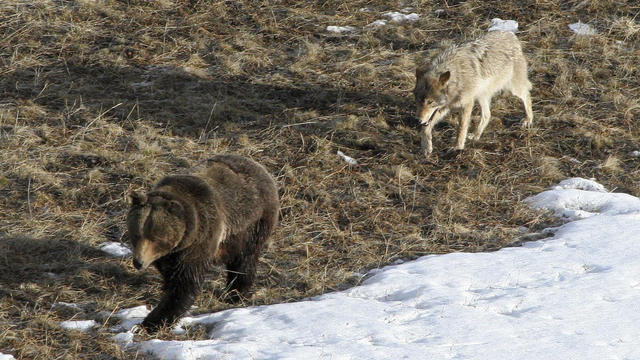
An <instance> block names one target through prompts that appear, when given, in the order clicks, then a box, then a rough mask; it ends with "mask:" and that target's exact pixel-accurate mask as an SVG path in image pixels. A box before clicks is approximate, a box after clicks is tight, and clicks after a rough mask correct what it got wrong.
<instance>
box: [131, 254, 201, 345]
mask: <svg viewBox="0 0 640 360" xmlns="http://www.w3.org/2000/svg"><path fill="white" fill-rule="evenodd" d="M171 268H173V267H163V266H161V265H160V266H158V270H160V272H161V273H162V276H163V277H164V281H165V285H164V295H163V296H162V299H161V300H160V303H159V304H158V305H157V306H156V307H155V308H154V309H153V310H152V311H151V312H150V313H149V315H147V317H146V318H145V319H144V321H143V322H142V327H143V328H144V329H145V330H146V331H147V332H149V333H155V332H157V331H158V330H159V329H160V328H161V327H163V326H165V325H168V326H171V325H173V324H174V323H175V322H176V321H177V320H178V319H180V318H181V317H182V315H184V313H185V312H187V310H189V308H190V307H191V305H193V303H194V301H195V299H196V296H198V294H199V293H200V284H201V283H202V280H203V277H202V275H200V274H199V273H201V272H198V271H188V270H187V269H184V268H183V267H178V269H175V268H173V269H171ZM172 270H173V271H172Z"/></svg>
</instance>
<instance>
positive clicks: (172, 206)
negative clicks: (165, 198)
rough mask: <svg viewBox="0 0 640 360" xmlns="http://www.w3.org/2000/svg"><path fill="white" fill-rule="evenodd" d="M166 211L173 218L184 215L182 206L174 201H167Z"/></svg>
mask: <svg viewBox="0 0 640 360" xmlns="http://www.w3.org/2000/svg"><path fill="white" fill-rule="evenodd" d="M167 210H168V211H169V213H170V214H172V215H175V216H181V215H182V213H184V208H183V207H182V204H180V203H179V202H177V201H175V200H171V201H169V204H168V205H167Z"/></svg>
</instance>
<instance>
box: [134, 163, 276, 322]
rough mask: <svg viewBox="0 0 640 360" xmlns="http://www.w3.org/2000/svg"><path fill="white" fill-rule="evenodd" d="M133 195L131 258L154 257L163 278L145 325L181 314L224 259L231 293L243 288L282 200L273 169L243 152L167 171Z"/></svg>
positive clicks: (141, 265) (139, 262)
mask: <svg viewBox="0 0 640 360" xmlns="http://www.w3.org/2000/svg"><path fill="white" fill-rule="evenodd" d="M130 202H131V207H130V209H129V213H128V215H127V227H128V234H129V239H130V241H131V245H132V246H133V253H134V260H133V263H134V266H135V267H136V268H137V269H146V268H147V267H148V266H149V265H154V266H155V267H156V268H157V269H158V271H159V272H160V274H162V277H163V279H164V295H163V297H162V299H161V300H160V303H159V304H158V306H156V307H155V308H154V309H153V311H151V313H149V315H148V316H147V317H146V318H145V319H144V321H143V322H142V327H143V328H144V329H145V330H146V331H148V332H155V331H157V330H158V329H159V328H160V327H161V326H163V325H172V324H174V323H175V322H176V321H177V320H178V319H179V318H180V317H182V315H184V313H185V312H186V311H187V310H188V309H189V308H190V307H191V305H192V304H193V302H194V300H195V298H196V296H197V295H198V293H199V292H200V289H201V285H202V282H203V280H204V273H205V272H206V271H207V270H208V269H209V268H210V266H211V265H213V264H224V265H226V269H227V290H228V291H229V292H228V294H231V297H230V299H231V300H237V299H239V298H240V297H239V295H246V294H247V293H248V290H249V288H250V287H251V285H252V283H253V279H254V277H255V273H256V263H257V261H258V257H259V255H260V252H261V250H262V249H263V247H264V246H265V245H266V244H267V242H268V240H269V236H270V235H271V232H272V231H273V228H274V227H275V226H276V223H277V221H278V212H279V208H280V204H279V199H278V190H277V187H276V183H275V181H274V180H273V178H272V177H271V175H269V173H268V172H267V170H266V169H265V168H264V167H263V166H262V165H260V164H258V163H257V162H255V161H253V160H250V159H248V158H245V157H242V156H238V155H218V156H214V157H213V158H211V159H208V160H207V161H206V164H202V165H200V166H197V167H195V170H194V171H192V172H191V174H189V175H171V176H166V177H165V178H163V179H162V180H160V182H158V183H157V184H156V185H155V187H154V188H153V189H152V190H151V191H150V192H148V193H146V194H145V193H140V192H132V193H131V194H130Z"/></svg>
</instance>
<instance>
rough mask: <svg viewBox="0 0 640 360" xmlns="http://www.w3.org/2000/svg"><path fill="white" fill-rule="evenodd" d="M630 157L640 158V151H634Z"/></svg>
mask: <svg viewBox="0 0 640 360" xmlns="http://www.w3.org/2000/svg"><path fill="white" fill-rule="evenodd" d="M629 156H631V157H640V151H638V150H633V151H632V152H630V153H629Z"/></svg>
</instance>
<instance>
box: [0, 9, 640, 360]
mask: <svg viewBox="0 0 640 360" xmlns="http://www.w3.org/2000/svg"><path fill="white" fill-rule="evenodd" d="M512 3H513V4H512ZM407 6H412V7H414V8H415V9H414V10H413V11H414V12H416V13H418V14H420V19H419V20H418V21H417V22H413V23H402V24H390V25H388V26H384V27H380V28H365V26H366V25H367V24H369V23H371V22H373V21H375V20H378V19H381V18H383V16H382V13H384V12H386V11H398V10H400V9H402V8H404V7H407ZM363 8H367V9H368V10H367V11H362V10H361V9H363ZM437 9H444V12H436V10H437ZM639 12H640V6H639V5H638V4H637V2H636V1H631V0H627V1H595V0H594V1H590V0H585V1H545V0H541V1H540V0H538V1H533V0H524V1H518V2H497V1H476V0H469V1H458V0H454V1H407V2H406V3H400V2H397V3H396V2H387V1H381V0H372V1H350V2H343V1H331V0H328V1H311V2H307V1H247V0H241V1H191V2H189V1H170V0H162V1H142V0H131V1H116V0H78V1H64V0H43V1H38V2H32V1H21V0H6V1H3V2H0V94H1V96H0V154H1V156H0V352H3V353H10V354H12V355H14V356H15V357H16V358H17V359H116V358H138V359H142V358H143V355H140V354H133V353H124V352H122V350H120V349H119V348H118V347H117V346H116V345H115V344H114V342H113V341H112V340H111V336H112V335H113V333H112V332H110V331H109V327H110V326H111V325H113V324H114V321H113V320H111V319H110V317H109V315H105V314H111V313H113V312H114V311H117V310H119V309H121V308H123V307H131V306H136V305H141V304H149V305H153V304H155V303H156V301H157V299H158V295H159V290H160V283H159V277H158V275H157V273H155V272H153V271H151V272H147V273H139V272H137V271H135V269H134V268H133V266H132V265H131V261H130V259H124V260H120V259H114V258H112V257H109V256H107V255H106V254H104V253H103V252H101V251H100V250H99V249H98V245H99V244H101V243H103V242H106V241H123V242H126V236H125V234H124V217H125V215H126V211H127V205H126V202H125V195H126V193H127V192H128V191H130V190H133V189H141V188H148V187H149V186H151V185H152V184H153V183H154V182H155V181H157V180H158V179H160V178H161V177H162V176H164V175H166V174H170V173H177V172H182V171H186V170H187V169H189V168H190V167H191V166H193V165H195V164H197V163H198V162H199V161H200V160H203V159H206V158H207V157H209V156H211V155H213V154H216V153H223V152H234V153H240V154H244V155H247V156H250V157H252V158H253V159H255V160H257V161H259V162H261V163H262V164H264V165H265V166H266V167H267V168H268V169H269V170H270V171H271V173H272V174H273V175H274V176H275V177H276V178H277V181H278V184H279V186H280V194H281V200H282V214H281V223H280V225H279V227H278V228H277V232H276V233H275V236H274V241H273V244H272V246H271V247H270V249H269V250H268V251H267V252H266V253H265V254H264V256H263V258H262V260H261V263H260V266H259V274H258V282H257V284H256V286H255V294H254V296H253V298H252V299H250V300H248V301H247V302H246V303H244V304H242V305H241V306H248V305H259V304H273V303H280V302H288V301H294V300H298V299H301V298H304V297H309V296H313V295H317V294H321V293H324V292H328V291H332V290H336V289H342V288H345V287H348V286H352V285H354V284H357V283H358V282H359V281H360V280H361V278H362V274H363V273H364V272H365V271H366V270H368V269H370V268H374V267H379V266H383V265H385V264H389V263H393V262H394V261H396V260H397V259H410V258H414V257H417V256H421V255H425V254H440V253H447V252H453V251H487V250H496V249H499V248H501V247H504V246H509V245H516V244H517V242H518V241H520V240H522V239H526V234H525V232H523V228H522V227H527V228H528V229H529V231H530V232H534V231H537V230H539V229H541V228H543V227H546V226H549V225H550V223H549V217H547V216H545V215H544V214H535V213H533V212H531V211H530V210H528V209H527V208H526V207H525V206H524V205H523V204H522V203H521V202H520V200H521V199H523V198H524V197H526V196H528V195H530V194H532V193H535V192H538V191H541V190H542V189H544V188H545V187H548V186H549V185H551V184H552V183H553V182H554V181H557V180H559V179H562V178H566V177H571V176H581V177H595V178H597V179H598V181H599V182H601V183H603V184H605V185H606V186H607V187H608V188H610V189H620V190H624V191H625V192H629V193H631V194H633V195H635V196H638V195H640V183H639V181H638V172H639V171H640V158H637V157H634V156H633V155H632V151H634V150H640V145H639V143H638V140H639V136H640V132H639V130H640V127H639V126H638V119H639V118H640V100H639V96H638V95H639V94H640V71H639V69H640V67H639V65H638V59H640V47H639V45H640V19H639V17H638V13H639ZM494 17H500V18H503V19H515V20H517V21H518V22H519V23H520V31H519V32H518V36H519V38H520V39H521V40H522V41H523V43H524V50H525V54H526V56H527V58H528V59H529V76H530V80H531V81H532V83H533V84H534V89H533V91H532V96H533V104H534V105H533V106H534V112H535V116H536V119H535V120H534V126H533V128H532V129H529V130H523V129H521V128H520V126H519V122H520V120H521V119H522V118H523V117H524V111H523V109H522V106H521V104H520V102H519V101H518V99H516V98H514V97H510V96H500V97H497V98H496V99H494V103H493V104H494V105H493V108H492V112H493V116H494V119H493V121H492V123H491V124H490V125H489V128H488V129H487V131H486V132H485V134H484V136H483V138H482V139H481V140H480V141H478V142H476V143H469V144H468V148H467V150H465V151H464V152H463V153H461V154H453V155H451V153H449V152H447V148H448V147H450V146H452V144H453V141H454V136H455V126H454V125H450V124H445V125H444V126H441V127H440V128H438V129H437V130H436V133H435V135H434V149H435V151H434V154H433V155H432V156H431V157H430V158H429V159H425V158H424V157H423V156H421V155H420V152H419V137H418V134H417V131H416V128H415V125H416V124H415V121H414V120H413V112H414V105H413V99H412V96H411V90H412V88H413V85H414V71H415V66H416V64H420V63H424V62H426V61H427V59H428V58H429V57H430V56H432V55H434V54H436V53H438V52H439V51H441V50H442V49H443V48H444V47H446V46H447V45H449V44H451V43H453V42H459V41H464V40H467V39H471V38H473V37H476V36H478V35H480V34H481V33H483V32H484V31H486V29H487V28H488V26H489V23H490V20H491V18H494ZM577 21H582V22H586V23H589V24H591V25H593V26H594V27H595V28H596V30H597V31H598V34H596V35H594V36H576V35H574V34H573V33H572V32H571V31H570V30H569V29H568V27H567V25H568V24H570V23H574V22H577ZM328 25H340V26H346V25H349V26H354V27H355V28H356V30H355V31H353V32H350V33H343V34H334V33H330V32H328V31H326V27H327V26H328ZM477 111H478V109H476V110H475V111H474V119H477V116H478V114H477ZM338 150H340V151H342V152H344V153H345V154H347V155H348V156H351V157H353V158H355V159H356V160H357V161H358V165H355V166H350V165H348V164H347V163H346V162H345V161H343V160H342V159H341V158H340V157H339V156H338V155H336V152H337V151H338ZM222 280H223V278H222V276H221V274H220V273H212V275H211V277H210V279H209V281H208V282H207V284H206V285H205V286H206V288H205V291H204V293H203V295H202V296H200V297H199V298H198V300H197V302H196V305H197V310H196V311H195V312H196V313H198V312H211V311H218V310H222V309H226V308H228V307H229V305H227V304H225V303H224V302H222V301H220V299H219V297H220V294H221V292H220V289H221V288H222V285H223V281H222ZM60 301H64V302H70V303H75V304H78V305H79V306H80V307H81V310H73V309H68V308H67V309H61V308H56V307H54V308H52V305H53V304H54V303H56V302H60ZM101 312H102V313H101ZM69 319H96V320H98V322H99V324H100V326H99V327H97V328H95V329H93V330H92V331H90V332H87V333H81V332H76V331H67V330H63V329H61V328H60V327H59V325H58V324H59V322H60V321H62V320H69ZM204 335H205V334H204V333H203V332H202V331H200V330H197V329H196V330H193V331H191V332H188V333H187V334H185V335H173V334H171V333H169V332H164V333H162V334H160V337H162V338H172V339H199V338H202V337H203V336H204Z"/></svg>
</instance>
